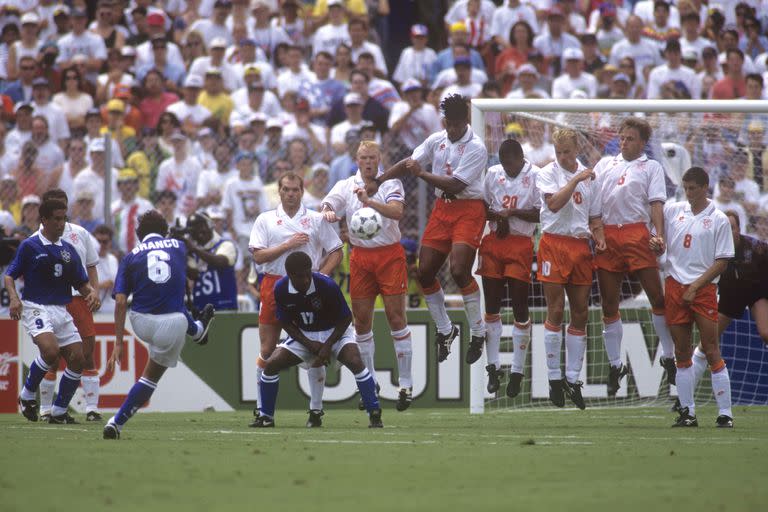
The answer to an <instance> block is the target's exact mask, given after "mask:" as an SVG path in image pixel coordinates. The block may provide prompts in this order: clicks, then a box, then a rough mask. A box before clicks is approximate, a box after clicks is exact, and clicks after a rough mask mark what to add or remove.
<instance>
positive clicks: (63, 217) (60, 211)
mask: <svg viewBox="0 0 768 512" xmlns="http://www.w3.org/2000/svg"><path fill="white" fill-rule="evenodd" d="M38 211H39V213H40V223H41V224H42V225H43V231H44V236H45V237H46V238H47V239H49V240H50V241H52V242H55V241H57V240H58V239H59V237H61V235H62V233H64V224H66V223H67V205H66V204H64V203H63V202H61V201H60V200H58V199H47V200H44V201H43V202H42V203H41V204H40V208H39V210H38Z"/></svg>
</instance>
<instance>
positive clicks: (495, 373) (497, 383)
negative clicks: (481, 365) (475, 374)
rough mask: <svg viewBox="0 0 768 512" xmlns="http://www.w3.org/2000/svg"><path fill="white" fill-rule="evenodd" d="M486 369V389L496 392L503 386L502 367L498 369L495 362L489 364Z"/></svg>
mask: <svg viewBox="0 0 768 512" xmlns="http://www.w3.org/2000/svg"><path fill="white" fill-rule="evenodd" d="M485 371H486V372H488V385H487V386H486V389H487V390H488V392H489V393H496V392H497V391H498V390H499V388H500V387H501V376H502V375H503V373H502V372H501V369H496V365H495V364H489V365H488V366H486V367H485Z"/></svg>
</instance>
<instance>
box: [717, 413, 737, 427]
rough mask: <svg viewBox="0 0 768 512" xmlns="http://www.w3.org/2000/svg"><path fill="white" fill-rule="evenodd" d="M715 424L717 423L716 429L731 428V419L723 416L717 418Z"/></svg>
mask: <svg viewBox="0 0 768 512" xmlns="http://www.w3.org/2000/svg"><path fill="white" fill-rule="evenodd" d="M715 423H717V428H733V418H731V417H730V416H726V415H725V414H721V415H720V416H718V417H717V420H715Z"/></svg>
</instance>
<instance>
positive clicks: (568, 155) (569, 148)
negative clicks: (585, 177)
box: [552, 128, 579, 170]
mask: <svg viewBox="0 0 768 512" xmlns="http://www.w3.org/2000/svg"><path fill="white" fill-rule="evenodd" d="M552 144H554V146H555V157H556V158H557V161H558V163H559V164H560V165H561V166H563V167H565V168H566V169H568V170H575V169H576V167H577V163H576V157H577V156H578V154H579V134H578V133H577V132H576V130H572V129H570V128H558V129H557V130H555V133H553V134H552Z"/></svg>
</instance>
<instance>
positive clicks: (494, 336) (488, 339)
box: [485, 315, 517, 370]
mask: <svg viewBox="0 0 768 512" xmlns="http://www.w3.org/2000/svg"><path fill="white" fill-rule="evenodd" d="M485 346H486V347H487V348H488V351H487V352H486V354H487V357H488V364H492V365H494V366H495V367H496V369H497V370H498V369H499V367H500V364H499V363H500V357H499V350H500V347H501V316H499V315H485ZM515 351H517V347H515Z"/></svg>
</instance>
